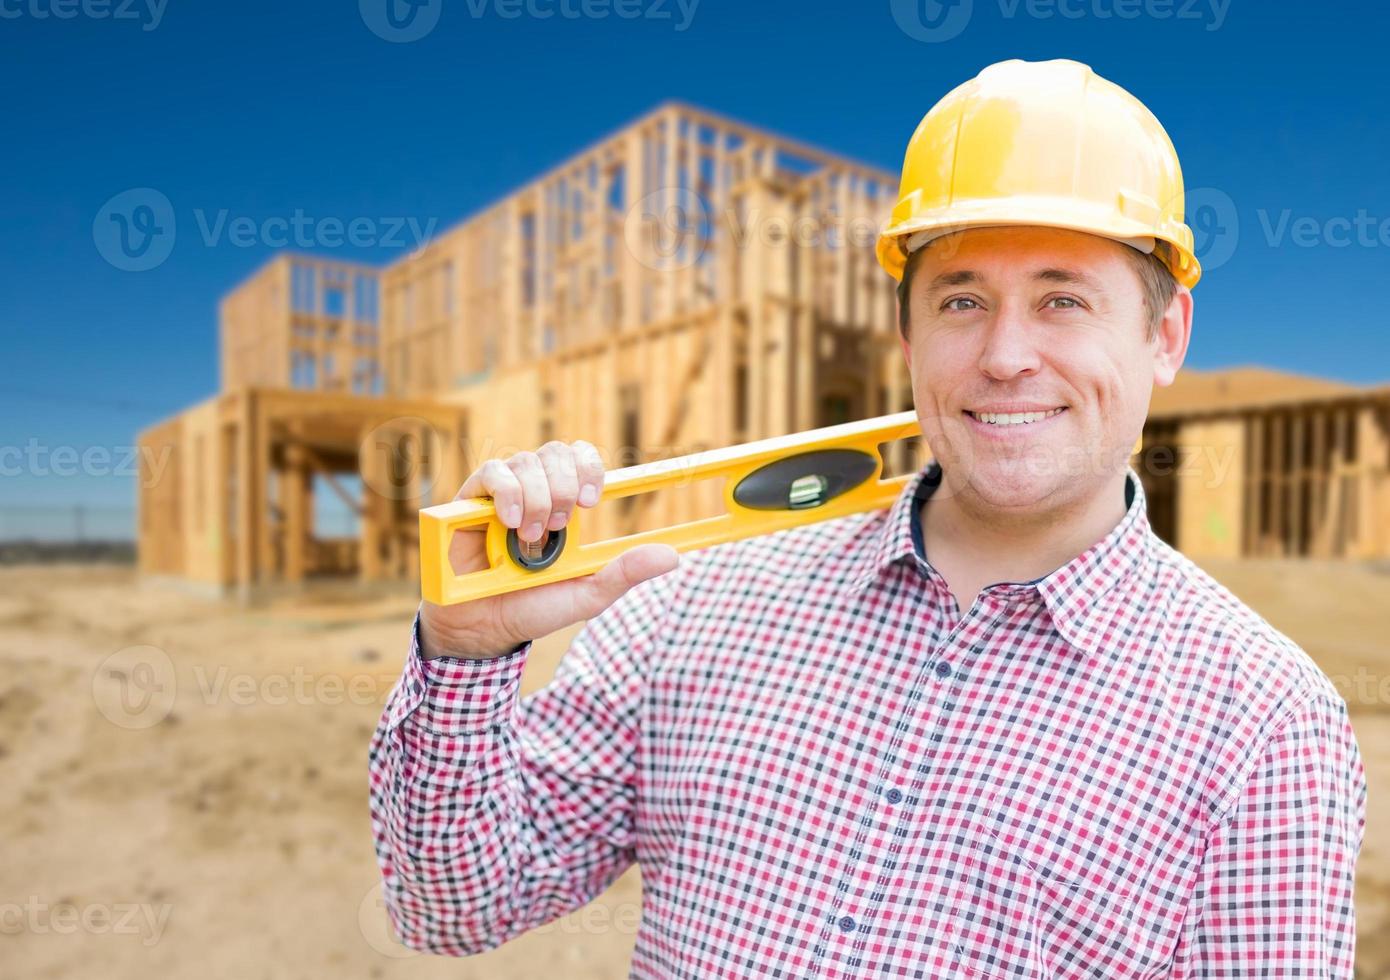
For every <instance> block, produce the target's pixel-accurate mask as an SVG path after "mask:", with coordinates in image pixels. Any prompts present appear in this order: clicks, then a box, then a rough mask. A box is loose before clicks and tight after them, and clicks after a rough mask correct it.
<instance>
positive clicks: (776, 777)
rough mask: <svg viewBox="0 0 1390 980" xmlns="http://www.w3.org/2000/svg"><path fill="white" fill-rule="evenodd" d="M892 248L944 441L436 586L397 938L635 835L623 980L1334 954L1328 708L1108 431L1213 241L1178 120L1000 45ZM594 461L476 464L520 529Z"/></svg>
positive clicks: (1352, 767)
mask: <svg viewBox="0 0 1390 980" xmlns="http://www.w3.org/2000/svg"><path fill="white" fill-rule="evenodd" d="M878 254H879V258H880V260H881V262H882V263H883V265H884V267H885V268H886V269H887V270H888V271H889V272H890V274H892V275H894V276H895V277H900V278H901V288H900V298H901V309H902V316H901V323H900V326H901V332H902V348H903V353H904V356H905V357H906V358H907V363H908V366H909V368H910V372H911V376H912V387H913V396H914V399H915V402H916V407H917V414H918V416H919V418H920V419H921V421H922V427H923V432H924V434H925V436H926V439H927V441H928V443H929V445H930V448H931V450H932V455H933V457H934V459H935V462H933V463H932V464H931V465H930V466H928V467H927V468H925V469H924V470H923V471H921V472H920V473H918V474H917V475H916V476H915V477H914V479H913V480H912V481H911V482H910V483H909V484H908V486H907V487H906V488H905V490H904V491H903V493H902V495H901V496H900V498H899V499H898V501H897V502H896V503H895V504H894V505H893V506H892V507H891V508H889V509H888V510H887V511H877V512H873V513H866V514H859V515H853V516H851V517H847V518H841V519H838V520H834V521H827V522H822V523H820V524H813V525H807V526H805V527H801V528H796V529H792V530H789V531H784V532H780V533H777V534H772V535H767V536H764V537H760V538H753V539H747V540H744V541H738V542H731V543H728V544H725V545H719V546H716V547H713V548H707V549H704V550H701V551H695V552H690V553H688V554H687V555H686V556H684V558H683V559H681V561H680V571H679V572H678V573H676V574H674V575H669V574H664V573H666V572H669V571H671V570H672V569H674V568H675V567H676V565H677V556H676V554H675V552H674V550H673V549H670V548H667V547H665V546H661V545H647V546H644V547H641V548H635V549H632V550H631V551H629V552H628V553H627V554H626V555H624V556H623V557H621V558H620V559H618V560H617V561H615V562H614V563H612V564H611V565H610V566H609V567H607V568H605V569H603V570H602V571H601V572H599V573H598V574H596V575H594V576H591V577H589V578H586V579H582V580H575V581H572V582H563V583H555V584H552V585H549V586H544V587H541V588H538V589H534V590H528V591H524V592H519V593H514V594H511V595H508V596H501V597H496V598H494V599H491V600H482V601H480V602H475V603H468V604H465V605H462V606H454V607H448V608H440V607H434V606H432V605H431V604H430V603H423V604H422V606H421V610H420V613H419V615H418V616H417V620H416V630H417V632H416V637H415V641H414V642H413V644H412V647H411V651H410V654H409V658H408V660H407V663H406V669H405V674H404V676H403V678H402V680H401V682H400V684H399V685H398V686H397V688H396V690H395V691H394V692H393V694H392V696H391V699H390V701H389V703H388V705H387V708H386V711H385V714H384V716H383V718H382V723H381V726H380V727H379V728H378V730H377V733H376V736H375V738H374V739H373V744H372V748H371V766H372V771H371V776H372V785H371V790H372V812H373V818H374V823H373V826H374V831H375V834H376V840H377V847H378V856H379V860H380V863H381V868H382V873H383V875H384V879H385V887H386V898H387V903H388V908H389V911H390V914H391V917H392V920H393V922H394V924H395V927H396V929H397V930H398V932H399V933H400V935H401V937H402V939H403V940H404V942H405V943H406V944H407V945H410V946H412V947H415V948H418V949H423V950H430V951H434V952H440V953H448V954H455V955H466V954H470V953H475V952H479V951H481V950H486V949H490V948H492V947H494V946H497V945H498V944H500V943H502V942H505V941H506V940H508V939H510V938H511V937H513V936H516V935H518V934H520V933H522V932H524V931H525V930H527V929H529V928H533V927H535V926H538V925H541V924H543V923H545V922H548V921H550V920H551V919H554V918H555V917H558V916H560V915H562V914H564V913H566V912H569V911H571V910H573V909H576V908H578V907H579V906H581V905H583V904H584V903H585V902H587V901H589V900H590V899H592V898H593V897H595V896H596V895H598V894H599V893H600V892H601V891H602V890H603V889H604V888H605V887H606V886H607V885H608V884H610V883H611V882H612V881H613V880H614V879H615V878H616V877H617V876H618V875H619V874H620V873H621V872H622V871H623V870H624V869H625V868H626V867H628V866H629V865H630V864H631V863H632V862H634V861H635V862H637V863H638V864H639V865H640V867H641V870H642V883H643V910H642V923H641V928H640V931H639V933H638V936H637V940H636V948H635V951H634V956H633V962H632V975H633V976H640V977H668V976H669V977H700V978H706V977H726V976H729V977H733V976H737V977H840V978H850V977H879V976H902V977H928V978H935V977H964V976H989V977H995V976H998V977H1058V978H1061V977H1106V978H1138V977H1146V978H1155V977H1172V978H1192V977H1216V976H1220V977H1238V976H1250V977H1254V976H1259V977H1350V976H1351V975H1352V960H1353V947H1354V934H1355V929H1354V918H1353V911H1352V890H1353V889H1352V886H1353V876H1354V866H1355V861H1356V857H1357V853H1358V851H1359V848H1360V845H1361V840H1362V835H1363V829H1364V818H1365V775H1364V771H1363V769H1362V764H1361V759H1360V754H1359V752H1358V748H1357V744H1356V741H1355V739H1354V737H1353V734H1352V731H1351V727H1350V724H1349V722H1348V718H1347V711H1346V705H1345V703H1344V701H1343V699H1342V698H1341V697H1340V696H1339V695H1338V693H1337V691H1336V689H1335V688H1334V687H1333V685H1332V684H1331V683H1330V682H1329V680H1328V679H1327V677H1326V676H1325V675H1324V674H1323V673H1322V672H1321V671H1320V670H1319V669H1318V668H1317V667H1316V666H1315V665H1314V663H1313V662H1312V661H1311V660H1310V659H1309V658H1308V656H1307V655H1306V654H1305V653H1304V652H1303V651H1302V650H1301V649H1299V648H1298V647H1297V646H1296V645H1295V644H1294V643H1293V642H1292V641H1290V640H1289V639H1288V638H1287V637H1285V636H1283V635H1282V634H1280V633H1278V632H1277V631H1276V630H1274V629H1273V628H1272V627H1271V626H1270V625H1269V624H1268V623H1267V622H1265V621H1264V620H1263V619H1261V618H1260V617H1259V616H1258V615H1256V614H1255V613H1254V612H1252V611H1251V610H1250V609H1248V608H1247V607H1245V606H1244V605H1242V604H1241V603H1240V601H1239V600H1237V599H1236V598H1235V597H1234V596H1232V595H1231V594H1230V593H1229V592H1228V591H1226V590H1225V589H1224V588H1222V587H1221V586H1220V585H1218V584H1217V583H1216V582H1214V581H1213V580H1212V579H1211V578H1209V577H1208V576H1207V575H1205V574H1204V573H1203V572H1202V571H1201V570H1200V569H1198V568H1197V567H1196V566H1194V565H1193V564H1192V563H1191V562H1189V561H1188V560H1187V559H1185V558H1184V557H1183V556H1181V555H1180V554H1178V553H1177V552H1175V551H1174V550H1173V549H1172V548H1171V547H1169V546H1168V545H1166V544H1165V543H1164V542H1162V541H1161V540H1159V539H1158V538H1156V537H1155V536H1154V535H1153V533H1152V531H1151V530H1150V528H1149V524H1148V522H1147V519H1146V516H1145V512H1144V494H1143V490H1142V487H1141V485H1140V483H1139V480H1138V477H1137V474H1136V473H1135V472H1134V470H1133V469H1131V468H1130V467H1129V463H1128V461H1129V456H1130V453H1131V450H1132V447H1133V446H1134V443H1135V440H1136V439H1137V438H1138V436H1139V434H1140V432H1141V429H1142V426H1143V422H1144V417H1145V414H1146V412H1147V409H1148V403H1149V397H1150V394H1151V391H1152V388H1153V385H1154V384H1160V385H1166V384H1169V383H1171V382H1172V380H1173V377H1174V375H1175V373H1176V372H1177V370H1178V368H1179V366H1180V365H1181V363H1182V359H1183V356H1184V354H1185V352H1186V348H1187V343H1188V338H1189V334H1190V330H1191V322H1192V296H1191V292H1190V287H1191V286H1192V285H1194V284H1195V283H1196V281H1197V278H1198V276H1199V274H1200V273H1199V269H1198V265H1197V261H1196V259H1195V258H1194V256H1193V254H1192V235H1191V232H1190V231H1189V230H1188V228H1187V227H1186V226H1185V225H1184V224H1183V221H1182V177H1181V172H1180V169H1179V167H1178V161H1177V157H1176V154H1175V153H1174V151H1173V147H1172V144H1171V143H1170V142H1169V140H1168V137H1167V135H1166V134H1165V133H1164V132H1163V129H1162V127H1161V126H1160V125H1159V124H1158V121H1157V120H1156V119H1154V118H1153V116H1152V115H1151V114H1149V112H1148V111H1147V110H1146V109H1145V108H1144V107H1143V106H1142V105H1141V104H1140V103H1139V102H1138V101H1137V100H1135V99H1134V98H1133V97H1132V96H1130V95H1129V94H1128V93H1127V92H1125V91H1124V90H1122V89H1120V88H1118V87H1117V86H1115V85H1113V84H1111V83H1109V82H1107V81H1105V80H1103V79H1101V78H1098V77H1097V76H1095V75H1094V74H1093V73H1092V72H1091V71H1090V69H1089V68H1087V67H1085V66H1084V65H1080V64H1077V63H1075V62H1068V61H1053V62H1044V63H1036V64H1030V63H1024V62H1016V61H1015V62H1005V63H1002V64H999V65H994V66H991V67H990V68H987V69H986V70H985V71H984V72H982V73H981V74H980V75H979V76H978V77H977V78H976V79H974V80H972V81H970V82H968V83H966V84H965V85H962V86H961V87H959V88H957V89H956V90H955V91H953V92H952V93H950V94H949V95H947V96H946V97H945V98H944V99H943V100H942V101H941V102H940V103H939V104H938V105H937V106H936V107H935V108H933V109H932V110H931V112H929V113H928V114H927V116H926V118H925V119H924V120H923V121H922V124H921V126H919V127H918V129H917V132H916V133H915V134H914V135H913V137H912V140H911V142H910V143H909V145H908V150H907V156H906V159H905V162H904V168H903V181H902V194H901V201H900V203H899V205H898V206H897V208H896V209H895V210H894V212H893V216H892V219H891V221H890V224H889V226H888V228H887V229H886V230H885V232H884V234H883V237H882V239H881V240H880V242H879V247H878ZM602 476H603V473H602V466H601V465H600V463H599V461H598V459H597V455H596V453H595V451H594V449H593V447H592V446H590V445H588V444H587V443H582V442H576V443H574V444H571V445H565V444H561V443H549V444H547V445H546V446H543V447H542V448H541V450H540V451H539V452H537V453H520V454H517V455H516V456H514V457H512V459H510V460H508V461H505V462H503V461H493V462H491V463H489V464H487V465H485V466H483V467H482V468H481V469H480V470H479V471H478V472H477V473H475V474H473V475H472V476H471V477H470V478H469V480H468V481H467V482H466V483H465V484H464V486H463V488H462V489H461V490H460V495H461V496H477V495H490V496H492V497H493V498H495V501H496V503H497V506H498V508H499V513H501V514H502V515H503V517H504V519H505V520H506V522H507V523H508V524H509V525H510V526H512V527H517V528H519V529H520V533H521V535H522V537H523V539H525V540H536V539H538V538H540V536H541V535H542V533H543V530H542V528H543V527H548V528H550V529H555V528H557V527H560V526H563V524H564V522H565V520H566V519H567V518H568V515H569V514H570V513H572V511H573V507H574V506H575V504H576V503H578V505H580V506H592V505H593V503H594V501H595V500H596V499H597V495H596V492H597V490H598V488H599V487H600V486H601V484H602ZM481 556H482V542H481V541H479V540H473V541H469V542H467V543H465V544H463V545H461V546H460V547H459V549H458V552H457V554H456V559H457V560H459V561H461V562H463V563H464V567H470V568H472V567H481V565H482V563H484V559H483V558H482V557H481ZM619 597H621V600H620V601H619ZM580 619H586V620H587V622H586V623H585V626H584V628H583V629H582V630H581V631H580V632H579V634H578V635H577V636H576V637H575V639H574V642H573V645H572V646H571V648H570V649H569V651H568V652H567V654H566V656H565V659H564V660H563V661H562V662H561V664H560V667H559V669H558V671H557V674H556V677H555V680H554V681H553V683H552V684H551V685H550V686H549V687H547V688H545V689H544V690H542V691H540V692H538V693H536V694H535V695H533V696H531V697H529V698H527V699H526V700H524V701H518V700H517V698H516V689H517V683H518V677H519V675H520V673H521V669H522V665H523V663H524V662H525V658H526V651H527V650H528V648H529V645H530V640H531V639H532V638H534V637H537V636H541V635H544V634H546V633H549V632H551V631H553V630H555V629H558V628H561V627H562V626H564V625H567V624H570V623H573V622H576V621H578V620H580Z"/></svg>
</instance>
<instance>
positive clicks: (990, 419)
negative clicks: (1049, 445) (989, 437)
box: [965, 406, 1066, 426]
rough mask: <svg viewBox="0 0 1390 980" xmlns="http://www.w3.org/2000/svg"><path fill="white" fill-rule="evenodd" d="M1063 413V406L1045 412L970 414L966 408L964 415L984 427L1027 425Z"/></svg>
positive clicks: (1064, 408)
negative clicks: (982, 424) (983, 424)
mask: <svg viewBox="0 0 1390 980" xmlns="http://www.w3.org/2000/svg"><path fill="white" fill-rule="evenodd" d="M1065 411H1066V407H1065V406H1063V407H1061V408H1050V409H1048V410H1047V411H1045V412H972V411H970V409H968V408H967V409H966V410H965V414H966V415H969V416H970V417H971V418H972V419H975V420H976V421H977V422H983V423H985V424H986V425H1000V426H1004V425H1029V424H1031V423H1033V422H1041V421H1042V420H1043V419H1049V418H1051V417H1052V416H1054V415H1058V414H1060V413H1062V412H1065Z"/></svg>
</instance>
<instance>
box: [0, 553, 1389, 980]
mask: <svg viewBox="0 0 1390 980" xmlns="http://www.w3.org/2000/svg"><path fill="white" fill-rule="evenodd" d="M1208 567H1209V569H1210V570H1211V571H1212V573H1213V574H1215V575H1216V576H1217V578H1219V579H1220V580H1221V581H1223V582H1225V583H1226V584H1227V585H1228V586H1229V587H1230V588H1231V589H1232V590H1233V591H1234V592H1236V593H1237V594H1238V595H1240V596H1241V597H1242V598H1243V599H1245V600H1246V601H1247V602H1249V603H1250V604H1251V605H1252V606H1253V607H1254V608H1255V609H1256V610H1258V611H1259V612H1261V613H1262V614H1263V615H1265V616H1266V617H1267V618H1268V619H1269V620H1270V621H1271V622H1273V623H1274V624H1275V625H1276V626H1277V627H1279V628H1280V629H1282V630H1284V631H1285V632H1287V633H1288V634H1289V635H1291V636H1292V637H1293V638H1294V639H1295V640H1297V641H1298V642H1300V643H1301V644H1302V645H1303V646H1304V647H1305V649H1307V650H1308V651H1309V652H1310V653H1311V654H1312V655H1313V656H1314V658H1315V659H1317V661H1318V662H1319V664H1321V665H1322V667H1323V669H1324V670H1325V671H1327V673H1328V674H1329V675H1330V676H1332V677H1333V679H1334V680H1336V681H1337V682H1338V685H1339V687H1341V689H1342V691H1343V693H1344V695H1346V696H1347V698H1348V701H1349V702H1351V703H1352V707H1353V710H1354V712H1355V725H1356V731H1357V735H1358V740H1359V743H1360V745H1361V750H1362V753H1363V755H1364V756H1365V759H1366V766H1367V770H1368V774H1369V780H1370V800H1371V804H1370V806H1369V808H1368V810H1369V812H1368V827H1367V834H1366V843H1365V847H1364V849H1363V851H1362V855H1361V860H1360V863H1359V865H1358V869H1359V872H1360V876H1359V881H1358V885H1357V895H1356V900H1357V914H1358V921H1359V926H1360V928H1359V940H1358V957H1357V962H1358V976H1359V977H1361V978H1367V980H1368V978H1380V977H1388V978H1390V928H1387V926H1390V809H1386V808H1382V807H1380V806H1379V805H1378V803H1377V801H1378V800H1379V799H1380V798H1381V794H1382V792H1383V791H1390V569H1385V568H1379V569H1378V568H1374V567H1369V566H1352V565H1340V564H1320V563H1310V562H1301V563H1287V562H1260V563H1239V564H1235V563H1231V564H1226V563H1223V564H1219V565H1218V564H1215V563H1212V564H1209V566H1208ZM414 607H415V602H414V600H413V599H411V598H410V597H409V596H407V595H404V594H402V595H399V596H397V597H394V598H389V597H388V598H377V599H372V600H363V599H360V598H355V599H348V598H346V597H343V596H341V595H339V596H336V597H334V596H317V597H313V596H311V597H301V598H299V599H296V600H286V601H283V602H281V603H278V604H276V605H273V606H270V607H267V608H262V609H257V610H253V611H248V610H245V609H242V608H239V607H237V606H235V605H232V604H227V603H221V602H217V601H212V600H207V599H202V598H197V597H195V596H192V595H189V594H187V593H185V592H182V591H179V590H177V589H174V588H171V587H169V586H167V585H164V586H155V585H149V584H144V585H142V584H141V583H139V582H138V581H137V580H136V578H135V576H134V573H133V572H132V571H130V570H128V569H124V568H119V567H109V566H108V567H100V566H80V565H69V566H46V567H40V566H29V567H7V568H0V781H2V784H3V786H4V788H5V790H6V796H7V802H6V805H5V806H4V807H3V808H0V839H3V840H4V842H5V847H4V852H3V861H0V964H3V967H0V974H3V976H4V977H6V978H9V977H23V978H53V980H58V978H61V980H78V978H82V980H85V978H88V977H102V978H104V980H126V978H130V980H135V978H139V980H150V978H154V977H158V978H166V977H168V978H184V977H197V978H221V977H237V978H246V980H250V978H291V977H294V978H299V977H323V976H343V977H354V978H356V977H365V978H383V980H389V978H404V977H446V976H447V977H450V978H463V980H467V978H485V977H486V978H490V980H491V978H501V980H510V978H531V977H553V978H562V977H563V978H565V980H569V978H576V980H583V978H590V977H592V978H601V977H602V978H610V977H623V976H626V974H627V962H628V958H629V955H630V952H631V949H632V943H633V940H634V937H635V935H636V930H637V924H638V919H639V916H640V907H641V885H640V881H639V878H638V876H637V872H636V871H635V870H633V871H630V872H628V873H627V874H626V875H624V876H623V877H622V878H621V879H620V880H619V881H618V882H617V883H616V884H615V885H614V886H613V887H612V888H610V889H609V891H608V892H607V893H605V894H604V895H603V896H602V897H601V898H600V899H599V900H598V901H597V902H595V903H593V904H592V905H591V906H589V907H587V908H586V909H583V910H580V911H579V912H576V913H574V914H573V915H571V916H568V917H567V918H565V919H563V920H560V921H559V922H557V923H554V924H552V925H551V926H548V927H546V928H544V929H542V930H538V931H536V932H533V933H530V934H527V935H526V936H523V937H521V938H519V939H517V940H515V941H513V942H511V943H508V944H507V945H505V946H503V947H502V948H500V949H498V950H495V951H493V952H491V953H488V954H485V955H482V956H477V957H472V958H468V959H463V960H454V959H448V958H440V957H430V956H424V955H421V954H417V953H415V952H413V951H411V950H408V949H406V948H405V947H403V946H400V945H399V944H398V943H396V942H394V940H393V939H392V937H391V936H390V934H389V930H388V927H387V924H386V918H385V914H384V912H383V910H382V907H381V901H380V891H379V889H378V887H377V870H376V864H375V861H374V859H373V855H372V848H371V835H370V829H369V824H368V818H367V790H366V749H367V741H368V738H369V736H370V735H371V732H372V729H373V727H374V725H375V723H376V720H377V717H378V715H379V713H380V705H381V703H382V702H383V701H384V699H385V697H386V695H387V693H388V691H389V690H390V688H391V685H392V684H393V683H394V682H395V679H396V676H397V674H398V672H399V668H400V663H401V660H402V657H403V656H404V653H405V641H406V629H407V627H408V625H409V622H410V616H411V613H412V612H413V610H414ZM572 635H573V629H572V630H570V631H566V632H565V633H564V634H558V635H556V636H552V637H548V638H546V639H545V640H543V641H542V642H540V643H539V644H537V646H536V648H535V649H534V651H533V653H532V655H531V659H530V661H529V663H528V665H527V673H526V676H525V678H524V687H523V690H524V691H530V690H533V689H535V688H536V687H538V686H540V685H542V684H544V683H545V682H546V680H548V678H549V677H550V675H551V673H552V672H553V670H554V668H555V664H556V663H557V662H558V660H559V657H560V655H561V654H562V653H563V651H564V649H565V647H566V646H567V645H568V642H569V639H570V637H571V636H572Z"/></svg>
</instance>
